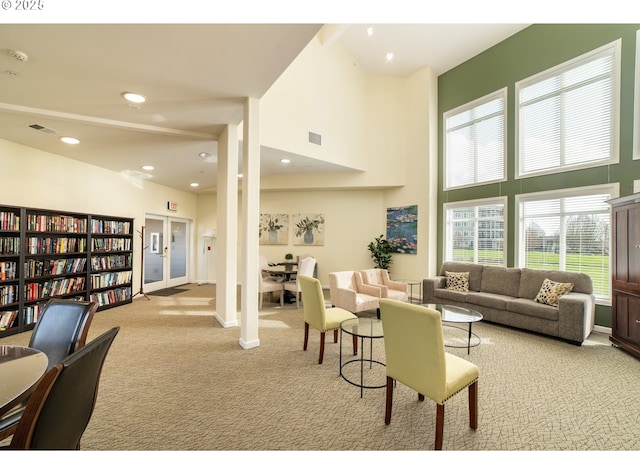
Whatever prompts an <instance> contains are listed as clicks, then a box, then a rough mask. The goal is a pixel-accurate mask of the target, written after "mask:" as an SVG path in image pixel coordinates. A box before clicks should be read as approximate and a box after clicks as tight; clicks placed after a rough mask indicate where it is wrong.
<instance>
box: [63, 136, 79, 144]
mask: <svg viewBox="0 0 640 451" xmlns="http://www.w3.org/2000/svg"><path fill="white" fill-rule="evenodd" d="M60 141H62V142H63V143H66V144H80V140H79V139H77V138H72V137H71V136H63V137H62V138H60Z"/></svg>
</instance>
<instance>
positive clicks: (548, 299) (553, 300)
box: [534, 279, 573, 307]
mask: <svg viewBox="0 0 640 451" xmlns="http://www.w3.org/2000/svg"><path fill="white" fill-rule="evenodd" d="M572 288H573V284H572V283H560V282H554V281H553V280H550V279H544V282H542V287H541V288H540V291H539V292H538V294H537V295H536V298H535V299H534V301H536V302H540V303H541V304H547V305H553V306H555V307H557V306H558V298H560V296H562V295H563V294H566V293H568V292H570V291H571V289H572Z"/></svg>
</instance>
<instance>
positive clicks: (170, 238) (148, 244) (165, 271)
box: [144, 215, 190, 293]
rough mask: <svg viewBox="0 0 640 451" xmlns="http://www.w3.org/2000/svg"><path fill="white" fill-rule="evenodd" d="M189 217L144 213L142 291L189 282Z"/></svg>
mask: <svg viewBox="0 0 640 451" xmlns="http://www.w3.org/2000/svg"><path fill="white" fill-rule="evenodd" d="M189 243H190V236H189V220H187V219H180V218H168V217H165V216H155V215H147V216H146V217H145V226H144V292H145V293H151V292H153V291H156V290H160V289H163V288H169V287H175V286H177V285H182V284H185V283H188V282H189V271H188V268H189V266H188V264H187V263H188V261H189Z"/></svg>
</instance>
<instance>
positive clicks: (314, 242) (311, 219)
mask: <svg viewBox="0 0 640 451" xmlns="http://www.w3.org/2000/svg"><path fill="white" fill-rule="evenodd" d="M292 221H293V244H294V246H324V215H323V214H322V213H295V214H294V215H293V218H292Z"/></svg>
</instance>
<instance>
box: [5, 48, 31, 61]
mask: <svg viewBox="0 0 640 451" xmlns="http://www.w3.org/2000/svg"><path fill="white" fill-rule="evenodd" d="M9 56H11V58H13V59H15V60H18V61H20V62H21V63H24V62H26V61H29V55H27V54H26V53H24V52H21V51H20V50H10V51H9Z"/></svg>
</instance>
